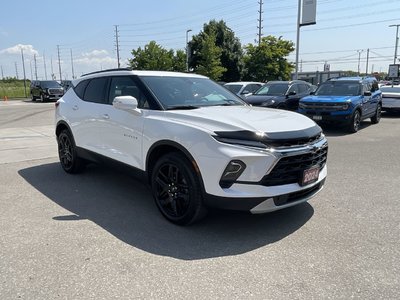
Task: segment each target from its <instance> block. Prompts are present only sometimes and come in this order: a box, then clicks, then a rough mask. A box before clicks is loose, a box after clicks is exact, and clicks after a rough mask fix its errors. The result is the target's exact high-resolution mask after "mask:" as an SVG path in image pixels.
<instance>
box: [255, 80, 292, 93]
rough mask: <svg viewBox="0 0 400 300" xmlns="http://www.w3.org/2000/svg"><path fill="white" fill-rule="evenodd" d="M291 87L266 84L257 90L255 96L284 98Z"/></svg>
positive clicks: (283, 84) (284, 84) (282, 84)
mask: <svg viewBox="0 0 400 300" xmlns="http://www.w3.org/2000/svg"><path fill="white" fill-rule="evenodd" d="M288 88H289V85H288V84H286V83H278V84H268V83H267V84H266V85H264V86H262V87H261V88H260V89H259V90H257V91H256V92H255V93H254V95H268V96H284V95H285V94H286V91H287V90H288Z"/></svg>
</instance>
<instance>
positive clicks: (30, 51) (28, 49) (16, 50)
mask: <svg viewBox="0 0 400 300" xmlns="http://www.w3.org/2000/svg"><path fill="white" fill-rule="evenodd" d="M21 49H23V50H24V54H25V55H31V56H33V55H35V54H36V55H39V52H38V51H37V50H35V49H34V48H33V46H32V45H23V44H18V45H15V46H13V47H10V48H6V49H2V50H0V54H21Z"/></svg>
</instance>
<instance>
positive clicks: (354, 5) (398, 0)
mask: <svg viewBox="0 0 400 300" xmlns="http://www.w3.org/2000/svg"><path fill="white" fill-rule="evenodd" d="M263 2H264V5H263V14H262V19H263V30H262V32H263V35H264V36H265V35H270V34H271V35H275V36H282V38H284V39H287V40H292V41H293V42H295V41H296V22H297V3H298V1H297V0H263ZM258 10H259V5H258V0H241V1H232V0H201V1H193V0H186V1H184V0H164V1H162V0H148V1H142V0H131V1H128V0H114V1H103V0H100V1H84V0H81V1H76V0H69V1H63V2H56V1H44V0H36V1H3V3H2V4H1V11H2V17H1V21H0V66H1V68H2V70H3V75H4V76H15V75H16V68H17V70H18V75H19V78H22V77H23V71H22V59H21V55H20V48H21V47H22V48H23V49H24V53H25V68H26V76H27V78H31V77H32V76H33V77H34V76H35V71H34V60H33V54H36V56H37V59H36V63H37V75H38V78H39V79H45V75H46V73H47V77H48V78H49V79H50V73H51V61H52V63H53V73H55V74H56V76H57V79H58V78H59V70H58V57H57V45H60V56H61V69H62V77H63V79H64V78H71V76H72V66H71V51H72V57H73V62H74V73H75V75H76V76H79V75H81V74H83V73H86V72H90V71H96V70H99V69H105V68H113V67H116V66H117V61H116V51H115V37H114V33H115V32H114V29H115V28H114V25H119V27H118V29H119V39H120V45H121V52H120V54H121V55H120V56H121V61H122V64H123V65H124V63H125V62H126V60H127V59H128V58H130V57H131V54H130V51H131V50H132V49H136V48H137V47H139V46H142V47H143V46H144V45H145V44H147V43H148V42H149V41H151V40H155V41H157V42H158V43H159V44H161V45H162V46H164V47H165V48H168V49H170V48H173V49H184V47H185V39H186V30H188V29H191V30H192V32H190V33H189V39H190V37H191V34H197V33H199V32H200V31H201V30H202V27H203V24H204V23H208V21H209V20H211V19H216V20H221V19H222V20H224V21H225V22H226V23H227V25H228V26H229V27H230V28H231V29H232V30H233V31H234V32H235V34H236V36H237V37H238V38H239V39H240V41H241V43H242V44H243V45H246V44H248V43H254V41H255V39H257V32H258V29H257V25H258V22H257V19H258ZM391 24H400V0H382V1H376V0H317V24H316V25H312V26H307V27H303V28H302V29H301V35H300V37H301V39H300V48H299V49H300V60H301V61H302V63H301V64H300V69H301V70H302V71H316V70H319V71H322V70H323V66H324V62H325V61H326V62H327V63H328V64H330V68H331V70H354V71H357V68H358V55H359V54H358V51H362V52H361V55H360V69H361V71H363V72H365V70H366V56H367V49H368V48H369V49H370V52H369V55H370V59H369V68H368V71H369V72H371V71H385V72H387V70H388V65H389V64H391V63H393V57H394V45H395V37H396V28H395V27H389V25H391ZM398 54H399V55H398V56H399V57H400V50H399V51H398ZM288 59H289V60H290V61H294V60H295V53H294V52H293V54H291V55H290V56H289V57H288ZM44 63H46V72H45V67H44ZM31 66H32V67H31ZM1 75H2V74H0V76H1Z"/></svg>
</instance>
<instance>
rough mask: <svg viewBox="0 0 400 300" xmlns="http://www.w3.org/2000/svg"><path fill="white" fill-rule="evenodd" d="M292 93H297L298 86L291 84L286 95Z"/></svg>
mask: <svg viewBox="0 0 400 300" xmlns="http://www.w3.org/2000/svg"><path fill="white" fill-rule="evenodd" d="M292 92H294V93H296V94H298V93H299V84H293V85H292V86H291V87H290V88H289V91H288V93H292Z"/></svg>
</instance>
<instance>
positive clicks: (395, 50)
mask: <svg viewBox="0 0 400 300" xmlns="http://www.w3.org/2000/svg"><path fill="white" fill-rule="evenodd" d="M399 26H400V24H394V25H389V27H396V43H395V47H394V59H393V64H396V60H397V44H398V43H399Z"/></svg>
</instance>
